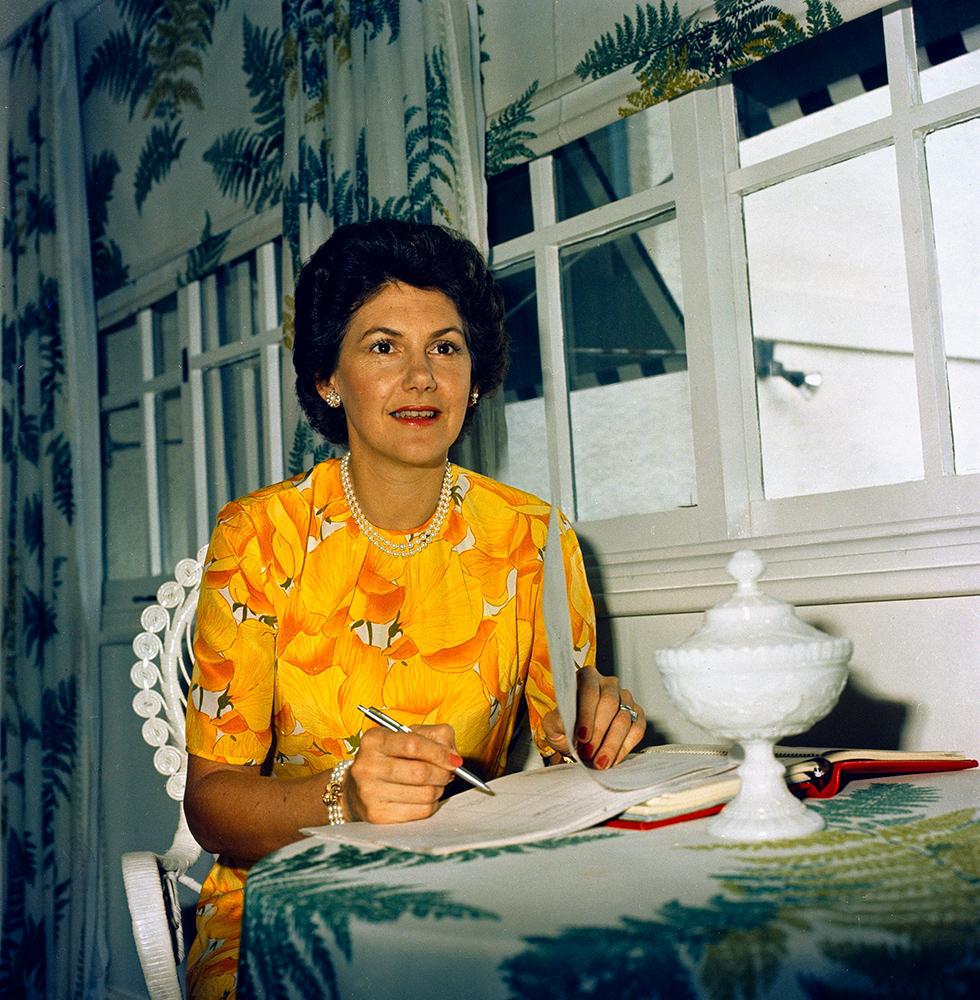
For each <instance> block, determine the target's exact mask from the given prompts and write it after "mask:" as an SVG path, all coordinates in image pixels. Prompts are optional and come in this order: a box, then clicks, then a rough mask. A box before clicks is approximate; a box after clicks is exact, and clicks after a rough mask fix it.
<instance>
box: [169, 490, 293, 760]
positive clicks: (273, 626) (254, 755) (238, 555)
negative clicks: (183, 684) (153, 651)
mask: <svg viewBox="0 0 980 1000" xmlns="http://www.w3.org/2000/svg"><path fill="white" fill-rule="evenodd" d="M268 575H269V574H268V571H267V569H266V568H265V566H264V564H263V559H262V555H261V551H260V545H259V541H258V537H257V532H256V530H255V527H254V524H253V522H252V519H251V518H250V516H249V514H248V513H247V512H246V511H245V510H244V509H243V507H242V506H241V504H240V503H239V502H237V501H236V502H234V503H231V504H228V505H227V506H226V507H225V508H224V509H223V510H222V511H221V513H220V514H219V515H218V522H217V525H216V527H215V529H214V532H213V534H212V536H211V544H210V546H209V548H208V554H207V558H206V561H205V568H204V574H203V578H202V580H201V590H200V598H199V600H198V606H197V619H196V622H195V627H194V670H193V674H192V677H191V685H190V690H189V692H188V698H187V735H186V740H187V750H188V752H189V753H192V754H194V755H195V756H198V757H205V758H207V759H209V760H216V761H223V762H225V763H229V764H260V763H262V761H263V760H265V757H266V755H267V754H268V752H269V748H270V747H271V745H272V713H273V700H274V692H275V659H276V632H277V620H276V614H275V609H274V607H273V605H272V604H271V602H270V601H269V600H268V597H267V596H266V589H265V580H266V579H267V577H268Z"/></svg>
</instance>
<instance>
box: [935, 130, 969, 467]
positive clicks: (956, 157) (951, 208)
mask: <svg viewBox="0 0 980 1000" xmlns="http://www.w3.org/2000/svg"><path fill="white" fill-rule="evenodd" d="M978 150H980V118H974V119H972V120H971V121H968V122H963V123H962V124H960V125H955V126H953V127H951V128H946V129H942V130H941V131H938V132H934V133H932V134H931V135H930V136H928V138H927V139H926V162H927V164H928V168H929V191H930V194H931V197H932V212H933V221H934V225H935V233H936V257H937V260H938V263H939V288H940V295H941V297H942V315H943V336H944V339H945V344H946V373H947V378H948V381H949V401H950V412H951V416H952V420H953V447H954V455H955V468H956V471H957V472H958V473H964V472H980V336H978V335H977V323H978V308H977V286H978V284H980V189H978V188H977V184H976V162H977V151H978Z"/></svg>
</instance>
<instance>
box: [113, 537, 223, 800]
mask: <svg viewBox="0 0 980 1000" xmlns="http://www.w3.org/2000/svg"><path fill="white" fill-rule="evenodd" d="M206 552H207V546H203V547H202V548H201V549H200V551H199V552H198V553H197V556H196V557H195V558H193V559H181V560H180V562H178V563H177V565H176V567H174V579H173V580H168V581H167V582H166V583H164V584H162V585H161V586H160V588H159V590H157V601H158V602H159V603H157V604H150V605H149V606H147V607H146V608H144V609H143V613H142V615H140V624H141V625H142V626H143V631H142V632H140V633H139V634H138V635H137V636H136V638H135V639H134V640H133V652H134V653H135V654H136V655H137V657H139V659H138V660H137V662H136V663H134V664H133V668H132V670H131V671H130V674H129V676H130V678H131V679H132V682H133V683H134V684H135V685H136V687H138V688H139V692H138V693H137V694H136V696H135V697H134V698H133V711H134V712H136V714H137V715H138V716H140V718H142V719H144V720H145V721H144V722H143V739H144V740H145V741H146V742H147V743H148V744H149V745H150V746H151V747H154V748H155V749H154V753H153V766H154V767H155V768H156V769H157V771H159V773H160V774H162V775H164V776H165V777H166V779H167V782H166V789H167V794H168V795H169V796H170V797H171V798H172V799H174V800H175V801H176V802H183V799H184V785H185V783H186V781H187V751H186V749H185V748H184V714H185V711H186V708H187V690H188V688H189V687H190V679H191V670H192V669H193V667H194V654H193V651H192V640H193V635H192V630H191V625H192V623H193V621H194V614H195V612H196V611H197V598H198V589H199V587H200V585H201V574H202V572H203V569H204V557H205V554H206Z"/></svg>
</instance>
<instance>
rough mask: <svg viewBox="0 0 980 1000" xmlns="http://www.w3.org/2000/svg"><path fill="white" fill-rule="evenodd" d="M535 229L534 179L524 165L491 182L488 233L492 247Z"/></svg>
mask: <svg viewBox="0 0 980 1000" xmlns="http://www.w3.org/2000/svg"><path fill="white" fill-rule="evenodd" d="M533 228H534V218H533V216H532V213H531V178H530V175H529V174H528V165H527V164H526V163H521V164H519V165H518V166H516V167H510V168H509V169H508V170H505V171H503V173H499V174H497V175H496V176H495V177H490V178H489V179H488V180H487V231H488V234H489V237H490V245H491V246H497V245H498V244H500V243H506V241H507V240H512V239H514V238H515V237H517V236H523V235H524V234H525V233H529V232H530V231H531V230H532V229H533Z"/></svg>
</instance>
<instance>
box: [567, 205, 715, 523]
mask: <svg viewBox="0 0 980 1000" xmlns="http://www.w3.org/2000/svg"><path fill="white" fill-rule="evenodd" d="M561 274H562V302H563V308H564V325H565V352H566V368H567V374H568V383H569V386H568V387H569V390H570V391H569V405H570V410H571V422H572V455H573V467H574V473H575V495H576V506H577V517H578V518H579V519H582V520H595V519H600V518H606V517H617V516H621V515H624V514H640V513H650V512H653V511H658V510H667V509H670V508H673V507H688V506H693V505H694V504H696V503H697V496H696V490H695V479H694V445H693V437H692V430H691V404H690V389H689V386H688V378H687V350H686V344H685V339H684V314H683V307H682V299H681V294H680V266H679V246H678V236H677V223H676V222H675V220H674V217H673V215H670V216H665V217H662V218H660V219H657V220H656V221H655V222H654V223H652V224H651V223H644V224H643V225H642V226H637V227H635V228H632V229H628V230H620V231H619V232H616V233H613V234H610V235H605V236H603V237H600V238H597V239H594V240H589V241H586V242H583V243H579V244H576V245H575V246H571V247H568V248H566V249H565V250H563V251H562V252H561Z"/></svg>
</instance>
